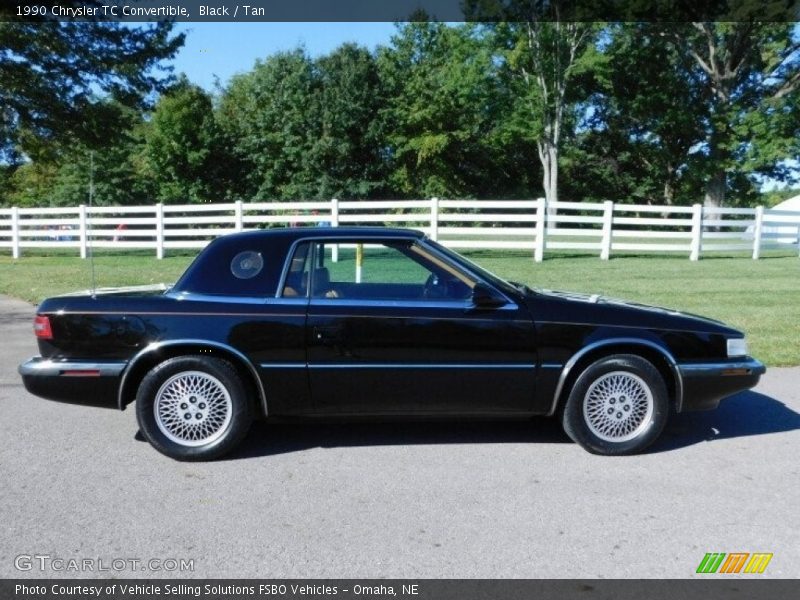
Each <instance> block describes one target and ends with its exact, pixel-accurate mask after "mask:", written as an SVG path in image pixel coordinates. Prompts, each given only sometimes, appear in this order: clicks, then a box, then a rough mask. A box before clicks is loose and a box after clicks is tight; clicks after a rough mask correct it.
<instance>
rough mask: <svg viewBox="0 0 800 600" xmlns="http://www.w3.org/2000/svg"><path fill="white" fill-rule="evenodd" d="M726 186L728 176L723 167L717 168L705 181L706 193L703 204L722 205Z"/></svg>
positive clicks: (716, 206)
mask: <svg viewBox="0 0 800 600" xmlns="http://www.w3.org/2000/svg"><path fill="white" fill-rule="evenodd" d="M727 186H728V177H727V175H726V173H725V169H717V170H716V171H715V172H714V173H713V174H712V175H711V177H709V179H708V181H707V182H706V195H705V198H704V201H703V204H705V206H708V207H712V208H719V207H721V206H724V205H725V189H726V188H727Z"/></svg>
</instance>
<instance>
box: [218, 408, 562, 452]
mask: <svg viewBox="0 0 800 600" xmlns="http://www.w3.org/2000/svg"><path fill="white" fill-rule="evenodd" d="M528 443H530V444H537V443H547V444H553V443H557V444H561V443H572V442H571V440H570V439H569V438H568V437H567V436H566V434H564V431H563V430H562V429H561V426H560V424H559V423H558V422H557V421H556V420H555V419H547V418H536V419H534V420H533V422H531V421H432V422H431V421H429V422H407V421H402V422H352V423H297V424H295V423H265V422H257V423H255V424H253V428H252V430H251V431H250V433H249V434H248V436H247V438H246V439H245V440H244V442H243V443H242V444H241V446H240V447H239V448H238V449H237V450H234V451H233V452H232V453H231V454H230V455H228V456H226V457H223V458H222V460H237V459H242V458H252V457H256V456H271V455H277V454H285V453H288V452H299V451H302V450H308V449H311V448H342V447H359V446H407V445H426V444H427V445H433V444H528Z"/></svg>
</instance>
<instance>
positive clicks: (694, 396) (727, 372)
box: [678, 357, 767, 410]
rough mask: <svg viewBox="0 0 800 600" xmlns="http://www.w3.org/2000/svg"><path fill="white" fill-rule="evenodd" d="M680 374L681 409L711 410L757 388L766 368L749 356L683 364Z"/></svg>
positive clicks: (679, 368)
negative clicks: (729, 399)
mask: <svg viewBox="0 0 800 600" xmlns="http://www.w3.org/2000/svg"><path fill="white" fill-rule="evenodd" d="M678 371H679V373H680V376H681V380H682V383H683V402H682V405H681V410H710V409H714V408H716V407H717V406H718V405H719V403H720V400H722V399H723V398H727V397H728V396H732V395H733V394H736V393H738V392H741V391H743V390H748V389H750V388H752V387H754V386H755V385H756V384H757V383H758V380H759V379H760V378H761V376H762V375H763V374H764V373H766V371H767V368H766V367H765V366H764V365H763V363H761V362H760V361H757V360H756V359H754V358H751V357H746V358H742V359H733V360H728V361H718V362H697V363H683V364H679V365H678Z"/></svg>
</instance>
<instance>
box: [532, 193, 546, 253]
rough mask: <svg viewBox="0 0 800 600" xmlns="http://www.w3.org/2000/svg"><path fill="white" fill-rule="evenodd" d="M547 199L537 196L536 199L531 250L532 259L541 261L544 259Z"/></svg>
mask: <svg viewBox="0 0 800 600" xmlns="http://www.w3.org/2000/svg"><path fill="white" fill-rule="evenodd" d="M546 226H547V200H546V199H545V198H539V199H538V200H537V201H536V247H535V248H534V250H533V260H535V261H536V262H542V261H543V260H544V250H545V247H546V246H547V243H546V240H545V237H546V236H547V227H546Z"/></svg>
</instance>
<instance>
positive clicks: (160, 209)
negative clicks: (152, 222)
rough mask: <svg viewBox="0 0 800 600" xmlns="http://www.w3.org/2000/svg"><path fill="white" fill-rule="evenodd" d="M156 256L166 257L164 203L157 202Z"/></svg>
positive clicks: (159, 257) (158, 257)
mask: <svg viewBox="0 0 800 600" xmlns="http://www.w3.org/2000/svg"><path fill="white" fill-rule="evenodd" d="M156 258H157V259H159V260H161V259H162V258H164V205H163V204H161V203H160V202H159V203H158V204H156Z"/></svg>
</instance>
